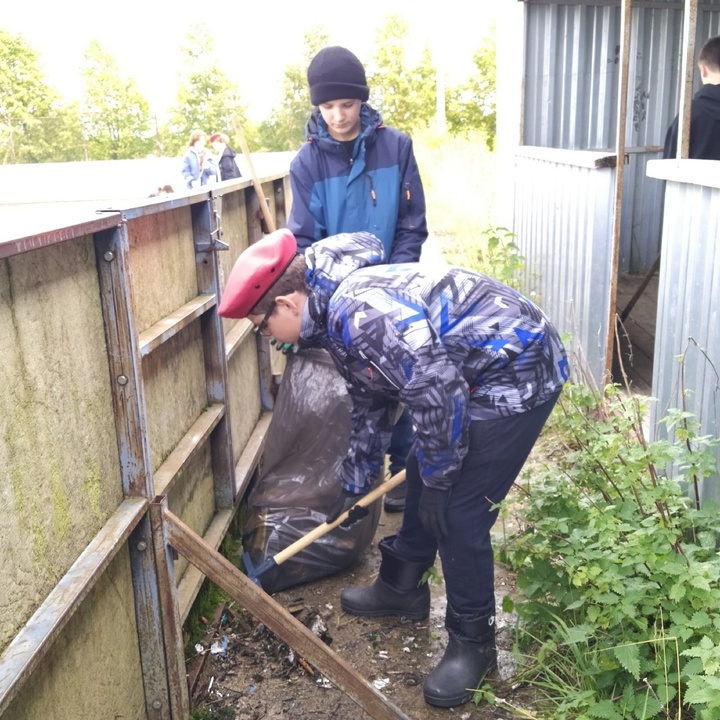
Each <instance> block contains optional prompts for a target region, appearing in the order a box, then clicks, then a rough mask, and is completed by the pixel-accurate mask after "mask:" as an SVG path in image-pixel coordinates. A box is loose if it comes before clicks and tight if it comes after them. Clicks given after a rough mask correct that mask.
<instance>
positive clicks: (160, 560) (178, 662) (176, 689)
mask: <svg viewBox="0 0 720 720" xmlns="http://www.w3.org/2000/svg"><path fill="white" fill-rule="evenodd" d="M165 510H167V499H166V498H165V497H156V498H155V499H154V500H153V501H152V503H150V526H151V527H152V537H153V549H154V552H155V565H156V566H157V568H158V591H159V594H160V607H161V608H162V612H161V613H160V617H161V618H162V632H163V645H164V648H165V668H166V672H167V685H168V695H169V697H168V701H169V703H170V717H171V718H172V719H173V720H185V718H187V717H188V716H189V715H190V699H189V693H188V685H187V680H186V677H185V675H186V670H185V655H184V652H183V638H182V623H181V621H180V614H179V612H178V603H177V590H176V586H175V573H174V560H173V557H172V550H171V548H170V546H169V545H168V543H167V538H166V536H165V524H164V522H163V512H164V511H165Z"/></svg>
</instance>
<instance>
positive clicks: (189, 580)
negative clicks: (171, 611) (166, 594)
mask: <svg viewBox="0 0 720 720" xmlns="http://www.w3.org/2000/svg"><path fill="white" fill-rule="evenodd" d="M234 515H235V511H234V510H230V509H226V510H220V511H219V512H218V513H217V514H216V515H215V517H213V519H212V522H211V523H210V526H209V527H208V529H207V531H206V532H205V535H204V536H203V542H204V543H205V544H206V545H207V546H208V547H211V548H212V549H213V550H217V549H218V548H219V547H220V543H222V541H223V539H224V538H225V534H226V533H227V530H228V528H229V527H230V523H231V522H232V519H233V516H234ZM203 580H205V576H204V575H203V574H202V573H201V572H200V570H198V569H197V568H196V567H195V566H194V565H190V566H189V567H188V569H187V570H186V571H185V574H184V575H183V576H182V579H181V580H180V582H179V583H178V592H177V597H178V607H179V611H180V617H181V618H182V621H183V622H185V620H186V619H187V616H188V614H189V613H190V608H192V604H193V603H194V602H195V598H196V597H197V594H198V592H199V591H200V587H201V586H202V584H203Z"/></svg>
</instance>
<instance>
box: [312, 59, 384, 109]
mask: <svg viewBox="0 0 720 720" xmlns="http://www.w3.org/2000/svg"><path fill="white" fill-rule="evenodd" d="M307 79H308V85H309V86H310V102H312V104H313V105H320V104H321V103H325V102H330V100H340V99H344V98H356V99H358V100H362V101H363V102H365V101H366V100H367V99H368V97H369V96H370V88H368V86H367V81H366V79H365V68H364V67H363V66H362V63H361V62H360V61H359V60H358V59H357V57H355V55H353V54H352V53H351V52H350V51H349V50H347V49H346V48H344V47H339V46H337V45H334V46H332V47H326V48H323V49H322V50H320V52H319V53H318V54H317V55H316V56H315V57H314V58H313V59H312V60H311V61H310V65H308V69H307Z"/></svg>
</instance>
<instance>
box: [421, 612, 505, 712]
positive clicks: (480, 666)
mask: <svg viewBox="0 0 720 720" xmlns="http://www.w3.org/2000/svg"><path fill="white" fill-rule="evenodd" d="M445 627H446V628H447V631H448V645H447V648H446V649H445V654H444V655H443V657H442V660H440V662H439V663H438V665H437V667H436V668H435V669H434V670H433V671H432V672H431V673H430V674H429V675H428V676H427V677H426V678H425V683H424V685H423V694H424V695H425V702H426V703H427V704H428V705H434V706H436V707H444V708H449V707H456V706H457V705H463V704H464V703H466V702H468V701H469V700H471V699H472V696H473V691H474V690H475V688H477V686H478V685H480V683H481V682H482V680H483V678H484V677H485V676H486V675H487V674H488V673H489V672H492V671H493V670H494V669H495V668H496V667H497V650H496V648H495V616H494V615H458V614H457V613H456V612H454V611H453V609H452V608H451V607H450V606H449V605H448V608H447V613H446V615H445Z"/></svg>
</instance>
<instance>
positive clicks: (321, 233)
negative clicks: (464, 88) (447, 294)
mask: <svg viewBox="0 0 720 720" xmlns="http://www.w3.org/2000/svg"><path fill="white" fill-rule="evenodd" d="M360 118H361V128H362V129H361V131H360V135H359V136H358V138H357V139H356V141H355V147H354V151H353V159H352V160H350V159H349V157H348V155H347V152H346V150H345V148H344V147H343V145H342V143H340V142H338V141H337V140H335V139H334V138H332V137H331V136H330V134H329V133H328V130H327V123H326V122H325V121H324V120H323V118H322V114H321V113H320V111H319V110H315V111H314V112H313V114H312V115H311V116H310V119H309V120H308V124H307V137H308V141H307V142H306V143H305V145H303V147H302V148H301V149H300V151H299V152H298V154H297V155H296V156H295V157H294V158H293V161H292V163H291V164H290V185H291V188H292V195H293V200H292V209H291V211H290V218H289V219H288V228H289V229H290V230H291V231H292V233H293V234H294V235H295V238H296V239H297V242H298V247H300V248H301V249H304V248H307V247H309V246H310V245H311V244H312V243H314V242H315V241H316V240H321V239H322V238H325V237H329V236H331V235H337V234H339V233H347V232H361V231H367V232H371V233H372V234H373V235H375V236H376V237H378V238H379V239H380V240H381V241H382V243H383V246H384V248H385V257H386V258H388V262H417V261H418V260H419V259H420V251H421V248H422V244H423V243H424V242H425V240H426V239H427V235H428V233H427V223H426V220H425V195H424V192H423V186H422V181H421V180H420V172H419V170H418V167H417V162H416V161H415V155H414V153H413V148H412V140H411V139H410V137H409V136H408V135H406V134H405V133H402V132H400V131H399V130H396V129H395V128H390V127H385V126H384V125H383V124H382V119H381V117H380V114H379V113H378V112H377V111H376V110H373V109H372V108H371V107H370V106H369V105H367V104H366V103H364V104H363V105H362V109H361V112H360Z"/></svg>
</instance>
